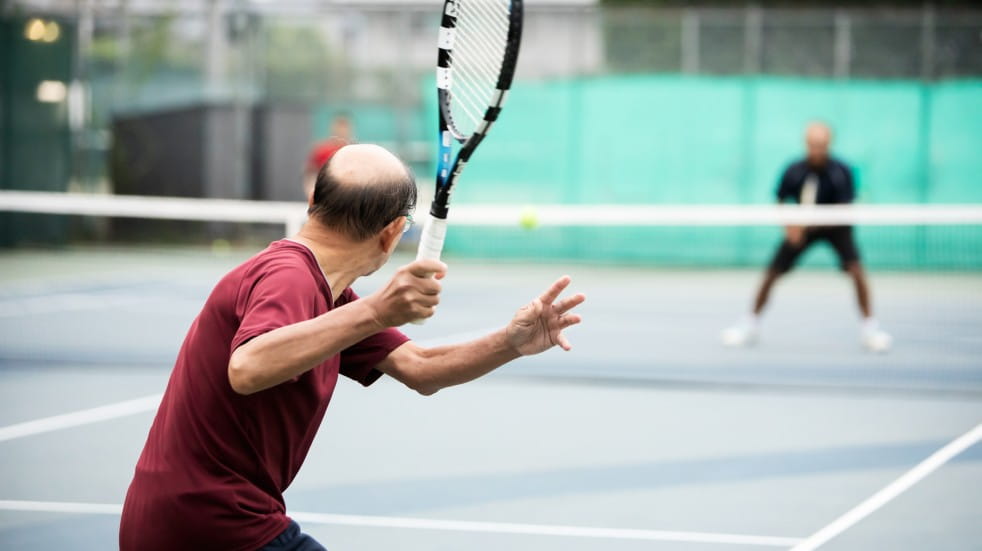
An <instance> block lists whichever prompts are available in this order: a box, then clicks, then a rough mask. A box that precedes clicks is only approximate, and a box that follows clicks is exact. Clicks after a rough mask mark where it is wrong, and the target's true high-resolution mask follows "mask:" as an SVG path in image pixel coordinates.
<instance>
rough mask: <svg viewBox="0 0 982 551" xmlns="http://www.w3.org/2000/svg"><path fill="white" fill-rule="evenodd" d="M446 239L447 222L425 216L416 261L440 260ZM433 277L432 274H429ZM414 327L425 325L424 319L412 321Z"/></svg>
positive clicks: (443, 219) (442, 219)
mask: <svg viewBox="0 0 982 551" xmlns="http://www.w3.org/2000/svg"><path fill="white" fill-rule="evenodd" d="M446 237H447V220H446V219H445V218H436V217H435V216H432V215H430V216H427V217H426V222H424V223H423V232H422V233H420V235H419V251H418V252H417V253H416V260H424V259H425V260H440V253H442V252H443V240H444V239H445V238H446ZM430 275H433V274H430ZM413 323H415V324H416V325H423V324H424V323H426V320H425V319H418V320H416V321H414V322H413Z"/></svg>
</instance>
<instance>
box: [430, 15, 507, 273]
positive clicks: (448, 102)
mask: <svg viewBox="0 0 982 551" xmlns="http://www.w3.org/2000/svg"><path fill="white" fill-rule="evenodd" d="M521 37H522V0H446V1H445V3H444V5H443V19H442V21H441V23H440V37H439V41H438V46H439V54H438V58H437V68H436V88H437V97H438V100H439V105H440V128H439V130H440V134H439V159H438V161H437V172H436V194H435V195H434V197H433V203H432V205H431V206H430V215H429V216H428V217H427V219H426V222H425V223H424V225H423V232H422V234H421V235H420V239H419V252H418V254H417V256H416V258H417V259H424V258H425V259H437V260H438V259H439V258H440V253H441V252H442V251H443V240H444V238H445V237H446V234H447V212H448V210H449V207H450V193H451V191H452V190H453V187H454V185H455V184H456V183H457V179H458V178H460V173H461V172H462V171H463V170H464V165H466V164H467V162H468V161H469V160H470V158H471V155H473V154H474V150H475V149H477V146H478V145H480V143H481V141H482V140H483V139H484V137H485V136H487V133H488V130H490V128H491V125H492V124H493V123H494V121H495V120H497V119H498V115H499V114H500V113H501V106H502V105H503V104H504V102H505V95H506V94H507V92H508V89H509V88H510V87H511V80H512V76H514V74H515V62H516V61H517V60H518V47H519V43H520V42H521ZM455 142H456V145H458V146H459V149H458V150H457V152H456V154H455V153H454V150H455V149H457V148H456V147H453V146H454V145H455Z"/></svg>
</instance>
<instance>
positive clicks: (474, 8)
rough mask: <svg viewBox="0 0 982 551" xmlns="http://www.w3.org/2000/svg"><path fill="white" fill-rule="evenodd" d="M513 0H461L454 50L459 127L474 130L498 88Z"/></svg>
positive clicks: (453, 93)
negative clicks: (511, 0)
mask: <svg viewBox="0 0 982 551" xmlns="http://www.w3.org/2000/svg"><path fill="white" fill-rule="evenodd" d="M510 6H511V3H510V1H509V0H460V1H459V2H458V5H457V9H458V12H457V25H456V35H455V38H454V46H453V49H452V50H451V51H450V70H451V72H452V75H453V77H452V81H451V85H450V89H449V92H450V94H449V96H450V102H449V107H450V114H451V117H452V118H453V124H454V126H455V127H456V129H457V131H458V132H459V133H460V134H461V135H464V136H468V135H471V134H473V133H474V132H475V131H476V130H477V129H478V128H479V127H480V125H481V124H483V121H484V113H485V111H486V110H487V108H488V107H489V105H490V103H491V100H492V99H493V98H494V94H495V92H496V91H497V85H498V78H499V75H500V73H501V69H502V65H503V63H504V58H505V52H506V49H507V46H508V27H509V18H510Z"/></svg>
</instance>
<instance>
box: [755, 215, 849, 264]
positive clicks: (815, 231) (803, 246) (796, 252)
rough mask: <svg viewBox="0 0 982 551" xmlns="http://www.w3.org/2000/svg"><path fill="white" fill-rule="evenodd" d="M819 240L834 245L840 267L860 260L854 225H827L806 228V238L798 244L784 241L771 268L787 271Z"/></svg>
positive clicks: (775, 255) (772, 261)
mask: <svg viewBox="0 0 982 551" xmlns="http://www.w3.org/2000/svg"><path fill="white" fill-rule="evenodd" d="M819 241H826V242H828V244H829V245H832V248H833V249H835V253H836V254H837V255H839V267H841V268H842V269H843V270H845V269H846V267H847V266H848V265H849V263H851V262H857V261H859V249H858V248H857V247H856V240H855V239H853V236H852V226H827V227H816V228H808V229H806V230H805V238H804V240H803V241H802V242H801V243H800V244H799V245H797V246H795V245H792V244H791V243H789V242H788V240H787V239H785V240H784V241H782V242H781V246H780V247H779V248H778V250H777V253H775V254H774V259H773V260H771V266H770V269H771V270H774V271H776V272H778V273H784V272H787V271H788V270H790V269H791V268H793V267H794V265H795V262H797V261H798V257H800V256H801V253H803V252H805V251H806V250H807V249H808V247H811V246H812V245H814V244H815V243H817V242H819Z"/></svg>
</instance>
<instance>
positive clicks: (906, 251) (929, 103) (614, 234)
mask: <svg viewBox="0 0 982 551" xmlns="http://www.w3.org/2000/svg"><path fill="white" fill-rule="evenodd" d="M434 109H435V106H434V105H433V103H432V102H431V103H430V104H429V105H428V106H427V107H426V113H425V114H424V118H425V117H434V116H435V113H434ZM813 119H822V120H825V121H827V122H829V123H830V124H831V125H832V127H833V128H834V130H835V143H834V146H833V149H834V152H835V154H837V155H838V156H839V157H841V158H843V159H844V160H846V161H847V162H848V163H850V164H851V165H852V166H853V167H854V169H855V172H856V175H857V179H858V183H859V200H860V201H863V202H867V203H879V204H883V203H970V202H979V201H982V181H980V176H979V175H982V153H980V152H982V81H978V80H968V81H952V82H940V83H933V84H925V83H920V82H912V81H890V82H884V81H834V80H809V79H790V78H774V77H753V78H747V77H734V78H723V77H716V78H713V77H682V76H659V75H638V76H611V77H597V78H587V79H579V80H573V81H558V82H557V81H553V82H525V83H519V84H517V85H516V86H515V88H514V90H513V92H512V94H511V96H510V97H509V99H508V103H507V106H506V109H505V111H504V112H503V114H502V117H501V120H500V121H499V123H498V124H497V125H496V126H495V128H494V129H493V131H492V135H491V138H490V139H489V140H488V141H487V142H486V143H485V144H484V145H482V146H481V148H480V149H479V150H478V151H477V153H476V154H475V156H474V158H473V159H472V162H471V163H470V164H469V165H468V169H467V172H466V175H465V177H464V180H463V182H462V184H461V186H460V188H459V189H458V190H457V191H456V193H455V196H454V200H455V201H456V202H460V203H463V202H467V203H470V204H480V203H529V204H535V203H567V204H578V203H579V204H591V203H617V204H635V203H651V204H701V203H716V204H731V203H739V204H747V203H767V202H771V201H773V200H774V199H773V195H774V187H775V185H776V182H777V179H778V177H779V175H780V173H781V171H782V170H783V167H784V166H785V165H786V164H787V163H788V162H790V161H791V160H793V159H794V158H795V157H797V156H798V155H800V153H801V149H802V145H801V134H802V130H803V128H804V126H805V124H806V123H807V122H808V121H810V120H813ZM430 181H431V177H430V176H429V175H426V174H421V175H420V182H421V184H422V187H423V190H424V196H425V197H429V196H430V193H431V187H430V186H431V184H430ZM451 212H452V211H451ZM858 233H859V238H860V243H861V245H862V253H863V255H864V258H865V259H866V260H867V263H868V264H869V265H871V266H874V267H889V268H904V269H908V268H915V269H916V268H925V269H930V268H967V269H978V268H982V228H980V227H978V226H969V227H947V226H942V227H881V228H874V227H868V228H860V229H859V232H858ZM779 238H780V232H779V230H778V229H776V228H696V227H680V228H658V229H654V228H614V227H611V228H600V229H596V228H592V229H585V228H580V229H578V228H569V229H538V230H533V231H526V230H522V229H521V228H518V227H516V228H514V229H510V228H503V229H489V228H480V229H478V228H466V227H462V226H456V227H452V229H451V231H450V233H449V235H448V239H447V250H448V251H449V252H450V253H452V254H459V255H474V256H494V257H499V258H517V259H523V258H540V259H549V258H555V259H559V258H562V259H583V260H590V261H611V262H639V263H655V264H661V265H699V266H744V265H758V264H760V263H762V262H764V261H766V259H767V258H768V257H769V256H770V254H771V252H772V250H773V247H774V246H775V244H776V243H777V241H778V240H779ZM806 264H808V265H820V266H831V265H833V264H834V256H833V255H832V254H831V252H830V251H822V252H818V251H816V252H815V253H811V254H810V255H809V256H808V258H807V259H806Z"/></svg>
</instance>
